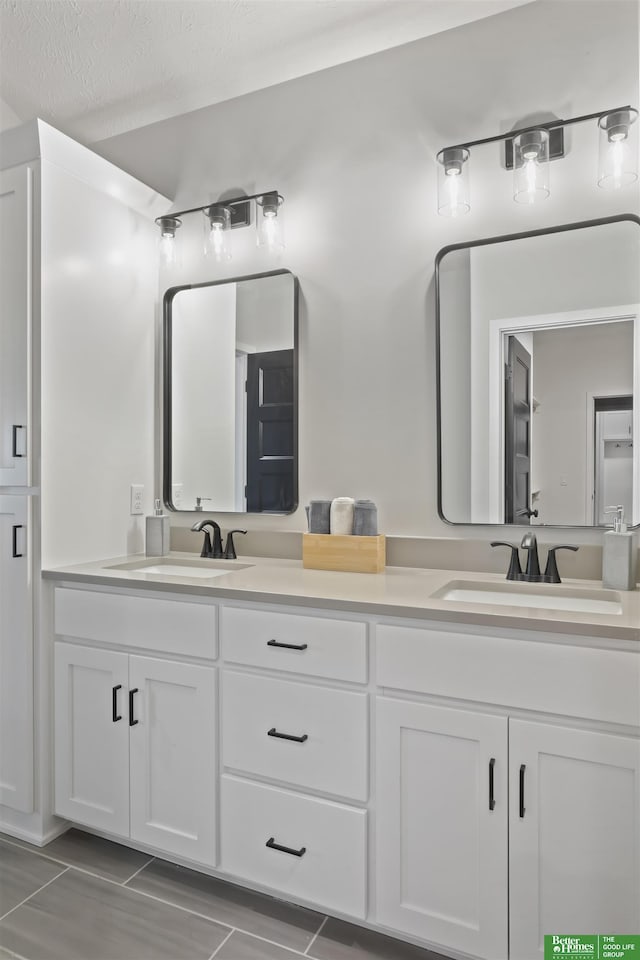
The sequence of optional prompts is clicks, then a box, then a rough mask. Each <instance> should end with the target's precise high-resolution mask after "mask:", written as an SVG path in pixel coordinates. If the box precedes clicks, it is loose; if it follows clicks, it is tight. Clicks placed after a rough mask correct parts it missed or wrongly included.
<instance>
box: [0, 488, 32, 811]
mask: <svg viewBox="0 0 640 960" xmlns="http://www.w3.org/2000/svg"><path fill="white" fill-rule="evenodd" d="M28 500H29V498H28V497H0V804H3V805H5V806H8V807H12V808H13V809H14V810H22V811H23V812H25V813H30V812H31V811H32V810H33V630H32V614H31V590H30V588H29V567H28V558H27V537H26V534H27V511H28Z"/></svg>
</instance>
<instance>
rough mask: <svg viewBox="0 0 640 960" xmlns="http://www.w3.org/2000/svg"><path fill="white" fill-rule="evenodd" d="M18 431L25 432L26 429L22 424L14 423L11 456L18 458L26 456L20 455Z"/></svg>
mask: <svg viewBox="0 0 640 960" xmlns="http://www.w3.org/2000/svg"><path fill="white" fill-rule="evenodd" d="M18 430H24V427H23V426H22V424H20V423H14V424H13V430H12V433H11V456H12V457H16V458H18V457H25V456H26V454H24V453H18Z"/></svg>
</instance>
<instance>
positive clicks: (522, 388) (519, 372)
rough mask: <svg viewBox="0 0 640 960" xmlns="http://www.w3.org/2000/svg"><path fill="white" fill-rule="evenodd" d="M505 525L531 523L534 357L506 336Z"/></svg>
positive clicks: (518, 343)
mask: <svg viewBox="0 0 640 960" xmlns="http://www.w3.org/2000/svg"><path fill="white" fill-rule="evenodd" d="M504 396H505V405H504V410H505V422H504V439H505V459H504V466H505V477H504V522H505V523H517V524H528V523H529V520H530V517H531V516H532V515H533V516H537V511H535V512H533V511H532V510H531V507H530V503H531V356H530V354H529V352H528V350H525V348H524V347H523V345H522V344H521V343H520V341H519V340H518V338H517V337H514V336H509V337H507V363H506V364H505V392H504Z"/></svg>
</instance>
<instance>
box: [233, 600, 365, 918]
mask: <svg viewBox="0 0 640 960" xmlns="http://www.w3.org/2000/svg"><path fill="white" fill-rule="evenodd" d="M220 631H221V643H222V655H223V658H224V668H223V671H222V761H223V766H224V769H225V773H224V774H223V776H222V785H221V847H222V850H221V865H222V869H223V870H224V871H225V872H227V873H229V874H231V875H232V876H234V877H238V878H240V879H243V880H246V881H248V882H249V883H257V884H260V885H261V886H265V887H268V888H269V889H271V890H275V891H278V892H280V893H284V894H285V895H290V896H292V897H295V898H298V899H303V900H305V901H308V902H311V903H313V904H317V905H318V906H320V907H324V908H325V909H327V910H333V911H337V912H339V913H343V914H346V915H347V916H351V917H356V918H360V919H365V917H366V910H367V882H366V880H367V862H368V857H367V820H368V812H367V810H366V809H365V806H364V805H365V804H366V802H367V801H368V799H369V695H368V693H367V692H364V691H362V689H361V687H360V688H359V687H358V686H357V685H358V684H360V685H362V684H364V683H366V681H367V673H368V671H367V626H366V624H365V623H363V622H358V621H353V620H347V619H336V618H334V617H329V616H323V615H321V614H315V615H314V614H309V615H302V614H298V613H293V612H291V613H290V612H282V611H278V610H259V609H256V608H255V607H253V608H247V607H235V606H233V605H228V606H227V605H223V606H222V607H221V610H220ZM256 667H259V668H260V673H257V672H255V668H256ZM243 668H244V669H243ZM247 668H248V669H247ZM249 671H250V672H249ZM291 674H295V675H296V676H295V678H294V677H293V676H291ZM338 685H340V686H338ZM265 780H270V781H275V784H267V783H265V782H261V781H265Z"/></svg>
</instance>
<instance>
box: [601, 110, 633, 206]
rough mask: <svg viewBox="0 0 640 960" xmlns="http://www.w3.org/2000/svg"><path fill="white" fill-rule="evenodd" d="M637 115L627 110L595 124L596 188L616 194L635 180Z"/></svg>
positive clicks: (608, 116)
mask: <svg viewBox="0 0 640 960" xmlns="http://www.w3.org/2000/svg"><path fill="white" fill-rule="evenodd" d="M637 119H638V111H637V110H634V109H632V108H631V107H630V108H628V109H626V110H616V111H614V112H613V113H607V114H605V115H604V116H602V117H600V119H599V120H598V128H599V134H598V139H599V141H600V143H599V150H598V186H599V187H603V188H604V189H605V190H619V189H620V188H621V187H626V186H627V185H628V184H630V183H634V182H635V181H636V180H637V179H638V124H637V123H636V120H637Z"/></svg>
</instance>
